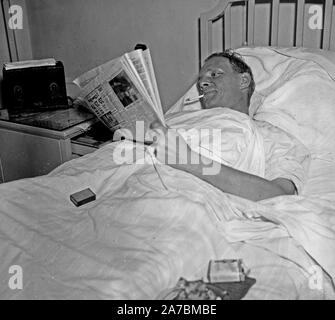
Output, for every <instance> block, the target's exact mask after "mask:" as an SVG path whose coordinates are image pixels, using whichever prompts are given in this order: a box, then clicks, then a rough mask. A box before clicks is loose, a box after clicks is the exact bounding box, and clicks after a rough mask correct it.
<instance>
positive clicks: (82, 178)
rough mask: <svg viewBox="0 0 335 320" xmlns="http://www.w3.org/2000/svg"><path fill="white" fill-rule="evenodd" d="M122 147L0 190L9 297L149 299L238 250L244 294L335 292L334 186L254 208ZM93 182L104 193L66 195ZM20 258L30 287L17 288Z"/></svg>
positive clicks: (4, 283) (3, 287) (3, 286)
mask: <svg viewBox="0 0 335 320" xmlns="http://www.w3.org/2000/svg"><path fill="white" fill-rule="evenodd" d="M115 146H116V144H110V145H107V146H105V147H104V148H103V149H101V150H98V151H97V152H96V153H94V154H90V155H87V156H85V157H83V158H79V159H76V160H73V161H70V162H68V163H65V164H64V165H62V166H61V167H59V168H58V169H56V170H55V171H54V172H52V173H51V174H50V175H48V176H44V177H38V178H34V179H25V180H21V181H16V182H12V183H8V184H3V185H0V194H1V204H0V238H1V242H0V257H1V263H0V298H1V299H13V298H24V299H74V298H77V299H87V298H93V299H118V298H125V299H128V298H129V299H139V298H142V299H152V298H155V297H157V296H158V294H159V293H160V292H161V291H162V290H164V289H166V288H169V287H171V286H173V285H174V284H175V283H176V281H177V280H178V278H179V277H181V276H184V277H186V278H187V279H197V278H199V277H203V276H204V275H205V274H206V268H207V264H208V261H209V260H210V259H220V258H229V257H230V258H237V257H242V258H244V260H245V263H246V264H247V266H248V267H250V268H251V274H250V276H252V277H254V278H256V280H257V283H256V285H255V286H254V287H253V288H252V289H251V290H250V292H249V294H248V295H247V297H246V298H257V299H269V298H278V299H296V298H306V297H308V298H310V297H313V298H333V297H334V295H333V293H334V291H333V289H332V281H331V280H330V278H332V279H334V276H335V261H334V260H335V259H334V252H335V233H334V230H335V228H334V225H335V218H334V209H335V201H334V199H335V189H334V188H333V185H332V184H328V185H327V181H326V180H325V181H324V183H322V186H323V188H324V189H323V190H322V194H319V195H318V194H317V193H316V192H314V195H313V197H311V196H309V197H307V196H289V197H288V196H287V197H278V198H274V199H270V200H266V201H262V202H259V203H254V202H251V201H247V200H243V199H241V198H238V197H234V196H231V195H228V194H224V193H222V192H221V191H219V190H218V189H216V188H214V187H212V186H210V185H209V184H207V183H205V182H203V181H201V180H199V179H197V178H195V177H193V176H191V175H189V174H187V173H184V172H181V171H178V170H175V169H172V168H170V167H168V166H165V165H161V166H158V170H159V173H160V175H161V178H162V179H163V181H164V185H165V186H166V187H167V190H166V189H165V187H164V186H163V184H162V182H161V180H160V179H159V178H158V176H157V173H156V171H155V169H154V168H153V166H152V165H151V164H143V165H121V166H118V165H116V164H115V163H114V162H113V150H114V148H115ZM331 169H334V166H333V167H332V168H331ZM324 173H325V174H327V172H324ZM327 186H328V189H327ZM86 187H90V188H91V189H92V190H93V191H94V192H95V193H96V194H97V200H96V201H95V202H92V203H90V204H87V205H86V206H84V207H80V208H76V207H74V205H73V204H72V203H71V202H70V200H69V195H70V194H71V193H73V192H76V191H78V190H81V189H83V188H86ZM314 188H316V186H314ZM314 191H315V190H314ZM12 265H19V266H21V267H22V268H23V290H11V289H10V288H9V287H8V280H9V278H10V276H11V274H9V272H8V271H9V268H10V266H12ZM313 265H318V266H321V267H322V268H323V269H324V270H325V272H326V273H325V274H324V276H323V284H322V288H321V290H311V289H310V288H309V286H308V284H309V278H310V276H311V274H310V273H311V270H314V269H311V268H313Z"/></svg>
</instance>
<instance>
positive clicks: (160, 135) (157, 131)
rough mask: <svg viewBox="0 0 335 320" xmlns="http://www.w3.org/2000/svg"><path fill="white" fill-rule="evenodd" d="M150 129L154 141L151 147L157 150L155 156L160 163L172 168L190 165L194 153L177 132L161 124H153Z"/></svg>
mask: <svg viewBox="0 0 335 320" xmlns="http://www.w3.org/2000/svg"><path fill="white" fill-rule="evenodd" d="M150 127H151V129H152V130H151V134H152V139H153V141H154V142H153V144H152V145H151V146H152V147H153V148H155V152H154V153H155V156H156V158H157V159H158V160H159V161H160V162H162V163H165V164H167V165H170V166H172V167H177V166H178V165H181V164H188V163H189V161H190V155H191V153H192V151H191V149H190V147H189V146H188V144H187V143H186V142H185V140H184V139H183V138H182V137H181V136H180V135H179V134H178V133H177V130H175V129H168V128H165V127H163V126H162V125H161V124H160V123H159V122H154V123H152V124H151V126H150Z"/></svg>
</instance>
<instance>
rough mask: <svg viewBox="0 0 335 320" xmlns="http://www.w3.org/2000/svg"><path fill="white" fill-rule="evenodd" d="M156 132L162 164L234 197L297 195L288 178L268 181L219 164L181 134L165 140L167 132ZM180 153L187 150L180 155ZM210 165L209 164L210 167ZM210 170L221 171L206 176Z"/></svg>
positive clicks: (157, 152) (160, 130) (162, 129)
mask: <svg viewBox="0 0 335 320" xmlns="http://www.w3.org/2000/svg"><path fill="white" fill-rule="evenodd" d="M156 129H157V128H156ZM156 132H157V135H156V137H157V138H156V142H155V143H154V145H153V146H154V147H155V148H156V155H157V158H158V159H159V160H160V161H161V162H162V163H165V164H168V165H170V166H171V167H174V168H176V169H179V170H183V171H185V172H188V173H191V174H193V175H195V176H196V177H198V178H200V179H202V180H204V181H206V182H208V183H210V184H212V185H213V186H215V187H216V188H218V189H220V190H222V191H223V192H227V193H230V194H234V195H237V196H240V197H243V198H246V199H249V200H253V201H258V200H263V199H267V198H272V197H276V196H280V195H291V194H294V193H295V186H294V184H293V183H292V182H291V181H290V180H288V179H285V178H278V179H275V180H272V181H269V180H266V179H264V178H261V177H259V176H255V175H252V174H249V173H246V172H242V171H239V170H236V169H234V168H231V167H229V166H226V165H223V164H219V163H217V162H215V161H213V160H209V159H208V158H206V157H204V156H202V155H200V156H199V155H198V154H196V153H195V152H194V151H192V150H191V148H190V147H189V146H188V145H187V143H186V142H185V140H184V139H183V138H182V137H180V136H179V135H178V134H173V133H172V132H171V131H169V135H170V136H169V138H168V139H166V137H167V130H166V129H164V128H161V127H160V128H158V130H156ZM171 134H172V136H171ZM171 141H176V142H177V143H176V144H174V143H169V142H171ZM180 150H187V151H186V152H183V153H182V154H181V153H180ZM199 157H200V159H199ZM197 158H198V159H199V160H200V161H197V163H196V164H192V163H191V161H190V159H197ZM169 159H176V160H177V161H176V163H175V162H173V163H171V161H169ZM208 163H210V165H207V164H208ZM209 167H216V168H219V170H216V172H215V173H211V174H205V172H206V171H207V172H208V168H209Z"/></svg>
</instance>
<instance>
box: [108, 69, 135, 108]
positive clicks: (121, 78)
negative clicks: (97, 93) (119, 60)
mask: <svg viewBox="0 0 335 320" xmlns="http://www.w3.org/2000/svg"><path fill="white" fill-rule="evenodd" d="M109 84H110V86H111V87H112V88H113V91H114V92H115V94H116V95H117V97H118V98H119V100H120V102H121V103H122V105H123V106H124V107H128V106H129V105H130V104H132V103H134V102H136V101H137V100H138V99H139V93H138V91H137V90H136V88H135V87H134V86H133V84H132V83H131V80H130V79H129V77H128V76H127V74H126V73H125V72H124V71H121V73H120V74H118V75H117V76H116V77H114V78H113V79H112V80H110V81H109Z"/></svg>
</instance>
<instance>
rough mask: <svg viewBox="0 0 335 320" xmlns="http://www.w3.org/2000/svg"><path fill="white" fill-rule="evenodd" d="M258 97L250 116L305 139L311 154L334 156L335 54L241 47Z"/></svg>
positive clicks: (303, 140)
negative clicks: (332, 153) (329, 154)
mask: <svg viewBox="0 0 335 320" xmlns="http://www.w3.org/2000/svg"><path fill="white" fill-rule="evenodd" d="M238 52H239V53H240V54H241V55H242V56H243V57H244V59H245V61H246V62H247V63H248V65H249V66H250V67H251V69H252V70H253V73H254V77H255V82H256V89H257V92H256V95H255V99H254V100H253V101H252V103H251V106H250V109H249V114H250V116H252V117H253V118H254V119H255V120H262V121H266V122H269V123H271V124H273V125H275V126H277V127H279V128H281V129H283V130H285V131H286V132H288V133H289V134H291V135H293V136H294V137H296V138H297V139H298V140H300V141H301V142H302V143H303V144H304V145H305V146H306V147H307V148H308V149H309V150H310V152H311V153H316V154H324V153H329V152H335V139H334V137H335V126H334V123H335V81H334V79H335V53H331V52H329V51H323V50H312V49H304V48H300V49H299V48H291V49H290V48H283V49H279V48H277V49H276V48H241V49H239V50H238Z"/></svg>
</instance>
